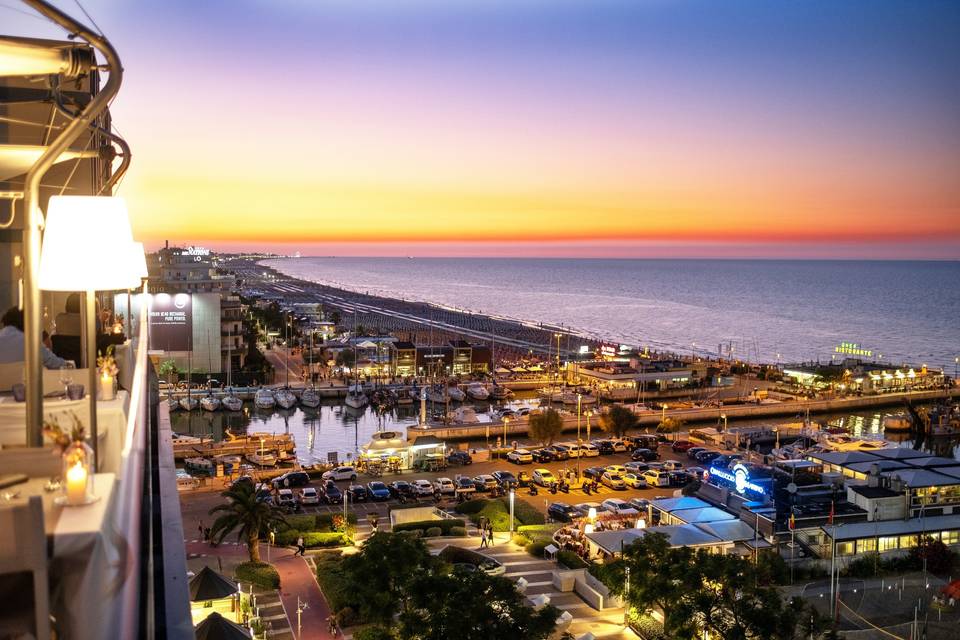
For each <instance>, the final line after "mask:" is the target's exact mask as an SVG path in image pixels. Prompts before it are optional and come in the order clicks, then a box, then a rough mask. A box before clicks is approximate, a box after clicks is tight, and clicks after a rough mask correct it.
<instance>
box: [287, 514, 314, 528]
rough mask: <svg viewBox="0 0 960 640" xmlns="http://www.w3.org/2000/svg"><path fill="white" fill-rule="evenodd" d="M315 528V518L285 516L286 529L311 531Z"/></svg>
mask: <svg viewBox="0 0 960 640" xmlns="http://www.w3.org/2000/svg"><path fill="white" fill-rule="evenodd" d="M315 528H318V527H317V518H316V516H287V529H295V530H297V531H313V530H314V529H315Z"/></svg>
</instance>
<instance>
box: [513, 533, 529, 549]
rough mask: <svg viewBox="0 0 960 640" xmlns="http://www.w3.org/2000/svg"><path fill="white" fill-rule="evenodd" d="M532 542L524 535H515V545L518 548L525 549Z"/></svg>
mask: <svg viewBox="0 0 960 640" xmlns="http://www.w3.org/2000/svg"><path fill="white" fill-rule="evenodd" d="M531 542H533V541H532V540H531V539H530V538H528V537H527V536H525V535H523V534H522V533H515V534H513V544H515V545H517V546H518V547H525V546H527V545H528V544H530V543H531Z"/></svg>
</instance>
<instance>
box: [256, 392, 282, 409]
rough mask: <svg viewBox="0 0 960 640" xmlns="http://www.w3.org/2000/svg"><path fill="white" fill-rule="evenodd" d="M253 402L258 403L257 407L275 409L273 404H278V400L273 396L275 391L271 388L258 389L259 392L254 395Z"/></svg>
mask: <svg viewBox="0 0 960 640" xmlns="http://www.w3.org/2000/svg"><path fill="white" fill-rule="evenodd" d="M253 403H254V404H255V405H256V407H257V409H273V406H274V405H275V404H276V400H275V399H274V397H273V392H272V391H270V389H264V388H262V387H261V388H260V389H258V390H257V394H256V395H255V396H254V397H253Z"/></svg>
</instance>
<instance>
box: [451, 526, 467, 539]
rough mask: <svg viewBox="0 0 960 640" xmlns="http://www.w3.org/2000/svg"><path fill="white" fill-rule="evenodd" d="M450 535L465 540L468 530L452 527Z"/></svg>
mask: <svg viewBox="0 0 960 640" xmlns="http://www.w3.org/2000/svg"><path fill="white" fill-rule="evenodd" d="M449 535H451V536H456V537H458V538H464V537H466V535H467V529H466V527H450V534H449Z"/></svg>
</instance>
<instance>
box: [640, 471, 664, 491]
mask: <svg viewBox="0 0 960 640" xmlns="http://www.w3.org/2000/svg"><path fill="white" fill-rule="evenodd" d="M641 477H642V478H643V479H644V480H646V481H647V486H650V487H669V486H670V474H669V473H668V472H666V471H657V470H656V469H648V470H646V471H644V472H643V474H641Z"/></svg>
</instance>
